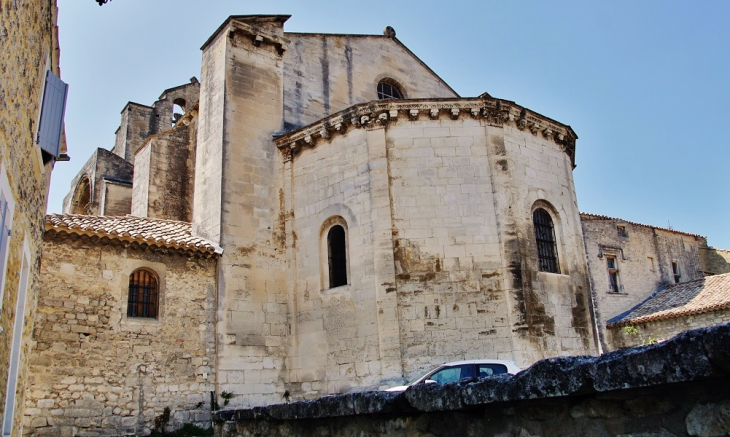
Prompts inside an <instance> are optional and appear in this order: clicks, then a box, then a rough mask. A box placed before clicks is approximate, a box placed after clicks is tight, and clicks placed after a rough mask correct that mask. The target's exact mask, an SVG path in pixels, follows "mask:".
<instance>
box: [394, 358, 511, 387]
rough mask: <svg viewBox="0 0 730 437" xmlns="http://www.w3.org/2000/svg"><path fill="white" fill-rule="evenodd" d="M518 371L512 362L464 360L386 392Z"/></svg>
mask: <svg viewBox="0 0 730 437" xmlns="http://www.w3.org/2000/svg"><path fill="white" fill-rule="evenodd" d="M520 370H522V369H520V368H519V367H517V365H516V364H515V362H514V361H509V360H466V361H454V362H452V363H446V364H442V365H440V366H438V367H436V368H435V369H432V370H430V371H428V372H426V374H424V375H422V376H419V377H418V378H416V379H413V380H411V381H409V382H408V383H407V384H406V385H399V386H397V387H391V388H389V389H387V390H386V391H404V390H405V389H407V388H408V387H410V386H412V385H416V384H422V383H423V384H447V383H449V382H456V381H460V380H462V379H464V378H472V377H479V378H486V377H488V376H492V375H499V374H502V373H509V374H510V375H515V374H517V372H519V371H520Z"/></svg>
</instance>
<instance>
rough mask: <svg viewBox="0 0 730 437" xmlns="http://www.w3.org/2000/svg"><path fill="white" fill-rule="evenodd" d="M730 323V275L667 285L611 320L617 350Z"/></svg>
mask: <svg viewBox="0 0 730 437" xmlns="http://www.w3.org/2000/svg"><path fill="white" fill-rule="evenodd" d="M726 322H730V273H725V274H721V275H715V276H708V277H705V278H700V279H695V280H692V281H687V282H681V283H677V284H671V285H667V286H666V287H663V288H661V289H660V290H659V291H657V292H656V293H654V294H652V295H651V296H649V297H648V298H647V299H645V300H644V301H642V302H641V303H639V304H638V305H636V306H634V307H633V308H631V309H629V310H628V311H626V312H624V313H622V314H619V315H618V316H616V317H613V318H611V319H609V320H608V321H607V323H606V327H607V331H608V337H609V338H608V342H609V343H610V344H612V345H614V347H615V348H623V347H631V346H637V345H641V344H649V343H656V342H658V341H664V340H668V339H670V338H672V337H674V336H675V335H677V334H679V333H680V332H683V331H687V330H689V329H695V328H703V327H708V326H714V325H719V324H722V323H726Z"/></svg>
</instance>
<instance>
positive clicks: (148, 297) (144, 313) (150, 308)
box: [127, 269, 159, 319]
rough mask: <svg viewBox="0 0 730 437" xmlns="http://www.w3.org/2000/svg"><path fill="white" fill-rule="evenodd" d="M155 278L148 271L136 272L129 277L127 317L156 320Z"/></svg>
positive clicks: (156, 283)
mask: <svg viewBox="0 0 730 437" xmlns="http://www.w3.org/2000/svg"><path fill="white" fill-rule="evenodd" d="M158 289H159V288H158V282H157V276H156V275H155V274H154V273H152V272H151V271H149V270H144V269H140V270H136V271H134V272H133V273H132V274H131V275H129V297H128V299H127V317H148V318H151V319H156V318H157V306H158V305H157V297H158Z"/></svg>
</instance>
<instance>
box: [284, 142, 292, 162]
mask: <svg viewBox="0 0 730 437" xmlns="http://www.w3.org/2000/svg"><path fill="white" fill-rule="evenodd" d="M292 147H293V145H292V146H289V147H286V148H284V149H281V152H282V153H283V154H284V162H289V161H291V160H292V158H293V157H294V150H293V148H292Z"/></svg>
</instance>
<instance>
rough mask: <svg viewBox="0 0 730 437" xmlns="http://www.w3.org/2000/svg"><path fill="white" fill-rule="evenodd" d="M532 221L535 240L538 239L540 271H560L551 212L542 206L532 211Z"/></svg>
mask: <svg viewBox="0 0 730 437" xmlns="http://www.w3.org/2000/svg"><path fill="white" fill-rule="evenodd" d="M532 222H533V224H534V226H535V240H536V241H537V256H538V259H539V262H540V271H541V272H549V273H560V268H559V266H558V250H557V247H556V246H555V229H554V228H553V219H552V218H550V214H548V212H547V211H545V210H544V209H542V208H538V209H536V210H535V212H533V213H532Z"/></svg>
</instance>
